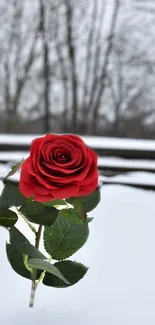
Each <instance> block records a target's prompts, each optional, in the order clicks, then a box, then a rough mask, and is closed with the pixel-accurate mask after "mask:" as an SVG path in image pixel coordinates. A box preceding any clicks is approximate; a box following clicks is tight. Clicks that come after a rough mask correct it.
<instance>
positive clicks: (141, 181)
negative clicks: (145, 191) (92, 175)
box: [99, 172, 155, 186]
mask: <svg viewBox="0 0 155 325" xmlns="http://www.w3.org/2000/svg"><path fill="white" fill-rule="evenodd" d="M99 179H100V181H101V182H104V183H108V184H109V183H118V184H121V183H122V184H131V185H132V184H133V185H154V186H155V174H152V173H146V172H131V173H126V174H125V175H116V176H112V177H106V176H103V175H100V177H99Z"/></svg>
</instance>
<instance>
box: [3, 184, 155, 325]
mask: <svg viewBox="0 0 155 325" xmlns="http://www.w3.org/2000/svg"><path fill="white" fill-rule="evenodd" d="M92 214H93V216H94V217H95V220H94V221H93V222H92V223H91V224H90V237H89V239H88V242H87V244H86V245H85V246H84V247H83V248H82V249H81V250H80V251H79V252H78V253H76V254H75V256H73V258H72V259H73V260H77V261H81V262H83V263H84V264H86V265H87V266H89V267H90V269H89V271H88V273H87V275H86V276H85V278H84V279H83V280H82V281H80V282H79V283H78V284H77V285H75V286H73V287H71V288H68V289H52V288H48V287H45V286H43V285H42V286H40V288H39V290H38V292H37V297H36V305H35V308H34V309H33V310H29V309H28V307H27V306H28V300H29V291H30V282H29V281H28V280H25V279H24V278H22V277H20V276H18V275H17V274H16V273H14V272H13V270H12V269H11V267H10V266H9V264H8V262H7V259H6V254H5V242H6V240H7V236H8V235H7V232H6V231H5V230H4V229H2V228H1V229H0V258H1V271H0V272H1V273H0V274H1V277H0V288H1V304H0V324H2V325H27V324H34V325H35V324H37V325H41V324H43V323H44V324H46V325H51V324H53V325H62V323H63V324H64V325H73V324H74V325H95V324H97V325H103V324H104V325H148V324H149V325H154V324H155V312H154V306H155V276H154V275H155V258H154V256H155V235H154V233H155V193H153V192H146V191H144V190H136V189H132V188H129V187H124V186H118V185H116V186H112V185H109V186H104V187H103V188H102V201H101V203H100V205H99V206H98V207H97V209H96V210H94V212H93V213H92ZM18 226H19V228H20V229H21V230H23V231H24V232H26V233H27V234H28V229H27V227H26V226H25V225H23V223H21V222H20V223H19V224H18Z"/></svg>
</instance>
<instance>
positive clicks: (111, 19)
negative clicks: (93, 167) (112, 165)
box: [0, 0, 155, 139]
mask: <svg viewBox="0 0 155 325" xmlns="http://www.w3.org/2000/svg"><path fill="white" fill-rule="evenodd" d="M154 19H155V2H154V1H151V0H107V1H106V0H79V1H75V0H46V1H44V0H33V1H31V0H23V1H21V0H1V2H0V21H1V29H0V44H1V47H0V133H3V134H4V133H7V134H8V133H14V134H16V133H17V134H18V133H25V134H34V133H36V134H40V133H46V132H54V133H65V132H69V133H77V134H81V135H100V136H112V137H128V138H146V139H154V137H155V30H154Z"/></svg>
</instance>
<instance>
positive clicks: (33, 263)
mask: <svg viewBox="0 0 155 325" xmlns="http://www.w3.org/2000/svg"><path fill="white" fill-rule="evenodd" d="M28 264H29V266H30V267H32V268H34V269H39V270H43V271H47V272H48V273H50V274H52V275H53V276H54V277H56V278H59V279H60V280H61V281H62V282H63V283H65V284H66V285H69V284H70V283H69V281H68V280H66V279H65V278H64V276H63V275H62V274H61V272H60V271H59V270H58V269H57V268H56V266H55V265H52V264H50V263H49V262H48V261H44V260H42V259H39V258H32V259H30V260H29V261H28Z"/></svg>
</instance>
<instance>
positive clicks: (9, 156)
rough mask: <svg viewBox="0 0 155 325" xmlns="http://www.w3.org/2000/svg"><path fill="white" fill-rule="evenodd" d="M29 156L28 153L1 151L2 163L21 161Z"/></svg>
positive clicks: (0, 158) (0, 159)
mask: <svg viewBox="0 0 155 325" xmlns="http://www.w3.org/2000/svg"><path fill="white" fill-rule="evenodd" d="M28 156H29V152H28V151H19V152H18V151H8V152H6V151H0V161H2V162H3V161H21V160H22V159H25V158H27V157H28Z"/></svg>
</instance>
